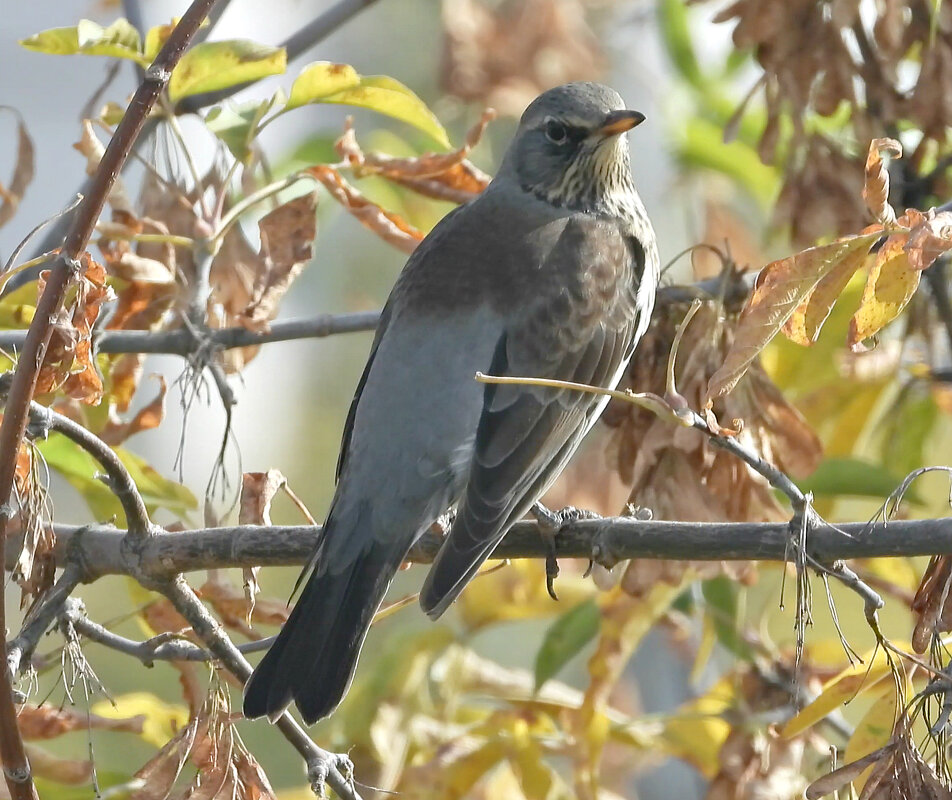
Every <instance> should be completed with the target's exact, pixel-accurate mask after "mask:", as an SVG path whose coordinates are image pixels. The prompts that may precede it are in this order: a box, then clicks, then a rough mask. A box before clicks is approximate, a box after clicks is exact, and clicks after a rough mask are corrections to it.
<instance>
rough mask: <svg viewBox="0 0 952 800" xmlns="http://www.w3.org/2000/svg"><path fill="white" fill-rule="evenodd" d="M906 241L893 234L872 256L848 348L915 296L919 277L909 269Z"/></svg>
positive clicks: (899, 310) (876, 331) (884, 324)
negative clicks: (873, 258) (872, 261)
mask: <svg viewBox="0 0 952 800" xmlns="http://www.w3.org/2000/svg"><path fill="white" fill-rule="evenodd" d="M907 238H908V237H907V235H906V234H904V233H897V234H893V235H892V236H890V237H889V238H888V239H887V240H886V243H885V244H884V245H883V246H882V247H881V248H880V249H879V252H878V253H877V254H876V261H875V262H874V264H873V267H872V269H871V270H870V271H869V277H868V278H867V279H866V286H865V288H864V289H863V298H862V300H861V301H860V304H859V308H858V309H857V310H856V313H855V314H854V315H853V318H852V319H851V320H850V330H849V335H848V337H847V344H849V346H850V347H851V348H854V349H855V348H856V347H857V345H859V344H860V343H861V342H862V341H863V340H864V339H869V338H870V337H871V336H875V335H876V334H877V333H878V332H879V331H880V330H882V328H883V327H885V326H886V325H888V324H889V323H890V322H892V321H893V320H894V319H895V318H896V317H897V316H899V313H900V312H901V311H902V310H903V309H904V308H905V307H906V304H907V303H908V302H909V301H910V300H911V299H912V296H913V295H914V294H915V293H916V289H917V288H918V286H919V277H920V276H921V274H922V273H921V272H919V271H918V270H915V269H912V268H911V267H910V265H909V255H908V252H907V250H906V240H907Z"/></svg>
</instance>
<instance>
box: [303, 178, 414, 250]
mask: <svg viewBox="0 0 952 800" xmlns="http://www.w3.org/2000/svg"><path fill="white" fill-rule="evenodd" d="M308 172H309V173H310V174H311V175H313V176H314V178H316V179H317V180H318V181H320V182H321V183H322V184H323V185H324V187H325V188H326V189H327V191H328V192H330V194H331V197H333V198H334V199H335V200H337V202H338V203H340V204H341V205H342V206H343V207H344V208H345V209H346V210H347V211H348V212H350V213H351V214H353V215H354V216H355V217H356V218H357V219H358V220H359V221H360V223H361V224H362V225H363V226H364V227H365V228H368V229H369V230H371V231H373V232H374V233H376V234H377V235H378V236H379V237H380V238H381V239H383V240H384V241H385V242H388V243H389V244H392V245H393V246H394V247H397V248H399V249H400V250H403V251H404V252H405V253H412V252H413V251H414V250H415V249H416V247H417V245H418V244H419V243H420V242H421V241H422V240H423V233H422V232H421V231H419V230H417V229H416V228H414V227H413V226H412V225H410V224H409V223H408V222H407V221H406V220H404V219H403V218H402V217H400V216H399V215H398V214H394V213H393V212H392V211H387V210H386V209H384V208H381V207H380V206H378V205H377V204H376V203H372V202H371V201H370V200H368V199H367V198H366V197H364V196H363V195H362V194H361V193H360V192H359V191H358V190H357V189H355V188H354V187H353V186H351V185H350V184H349V183H348V182H347V181H345V180H344V179H343V177H341V174H340V173H339V172H338V171H337V170H335V169H333V168H332V167H328V166H325V165H323V164H319V165H317V166H315V167H311V168H309V169H308Z"/></svg>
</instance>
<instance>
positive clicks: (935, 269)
mask: <svg viewBox="0 0 952 800" xmlns="http://www.w3.org/2000/svg"><path fill="white" fill-rule="evenodd" d="M948 263H949V259H948V258H946V257H945V256H940V257H939V258H937V259H936V260H935V262H934V263H933V264H932V266H931V267H929V269H927V270H926V273H925V277H926V281H927V282H928V284H929V289H930V290H931V292H932V301H933V302H934V303H935V308H936V311H937V312H938V313H939V319H941V320H942V325H943V327H944V328H945V335H946V337H947V338H948V342H949V348H950V349H952V297H950V296H949V278H948V273H947V271H946V266H947V265H948Z"/></svg>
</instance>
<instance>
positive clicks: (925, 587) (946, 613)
mask: <svg viewBox="0 0 952 800" xmlns="http://www.w3.org/2000/svg"><path fill="white" fill-rule="evenodd" d="M950 589H952V557H950V556H946V555H940V556H933V557H932V559H931V560H930V561H929V565H928V566H927V567H926V570H925V572H924V573H923V575H922V580H921V581H920V582H919V588H918V589H916V596H915V597H914V598H913V601H912V613H913V614H914V615H915V616H916V627H915V629H914V630H913V633H912V647H913V649H914V650H915V651H916V652H917V653H924V652H926V650H928V649H929V645H930V644H931V643H932V638H933V636H937V635H939V634H941V633H945V632H947V631H950V630H952V591H950Z"/></svg>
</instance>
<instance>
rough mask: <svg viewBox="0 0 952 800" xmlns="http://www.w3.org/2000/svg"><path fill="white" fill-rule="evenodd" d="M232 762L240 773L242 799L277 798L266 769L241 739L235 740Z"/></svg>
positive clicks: (239, 783)
mask: <svg viewBox="0 0 952 800" xmlns="http://www.w3.org/2000/svg"><path fill="white" fill-rule="evenodd" d="M232 762H233V763H234V765H235V770H236V771H237V775H238V797H239V798H241V800H277V799H276V796H275V794H274V789H272V788H271V781H269V780H268V776H267V775H266V774H265V771H264V770H263V769H262V768H261V765H260V764H259V763H258V762H257V760H256V759H255V757H254V756H253V755H252V754H251V753H249V752H248V750H247V749H246V748H245V746H244V745H243V744H242V743H241V740H240V739H236V740H235V746H234V752H233V753H232Z"/></svg>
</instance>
